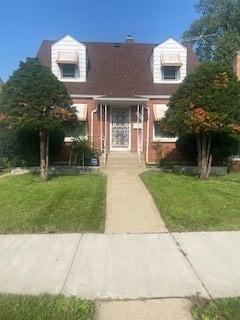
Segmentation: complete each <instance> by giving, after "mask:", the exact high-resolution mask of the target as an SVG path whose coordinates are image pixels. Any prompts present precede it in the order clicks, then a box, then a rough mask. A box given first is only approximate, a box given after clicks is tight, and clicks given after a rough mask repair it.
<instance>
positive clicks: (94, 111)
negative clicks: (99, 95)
mask: <svg viewBox="0 0 240 320" xmlns="http://www.w3.org/2000/svg"><path fill="white" fill-rule="evenodd" d="M97 111H98V107H97V108H96V109H94V110H93V111H92V112H91V146H92V147H93V114H94V113H96V112H97Z"/></svg>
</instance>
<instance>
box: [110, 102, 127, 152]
mask: <svg viewBox="0 0 240 320" xmlns="http://www.w3.org/2000/svg"><path fill="white" fill-rule="evenodd" d="M110 133H111V150H113V151H117V150H119V151H128V150H130V110H129V108H112V117H111V131H110Z"/></svg>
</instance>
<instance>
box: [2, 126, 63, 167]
mask: <svg viewBox="0 0 240 320" xmlns="http://www.w3.org/2000/svg"><path fill="white" fill-rule="evenodd" d="M49 140H50V149H49V158H50V161H51V160H52V159H54V157H55V156H56V155H57V154H58V153H59V151H60V148H61V145H62V142H63V140H64V132H63V131H62V130H61V129H54V130H52V131H50V137H49ZM39 158H40V150H39V134H38V132H37V131H36V130H35V131H30V130H28V129H24V128H16V129H14V128H13V129H11V130H9V129H7V128H6V127H5V126H3V125H0V159H1V160H2V162H3V163H5V165H6V166H8V167H16V166H20V167H21V166H33V165H35V166H36V165H39Z"/></svg>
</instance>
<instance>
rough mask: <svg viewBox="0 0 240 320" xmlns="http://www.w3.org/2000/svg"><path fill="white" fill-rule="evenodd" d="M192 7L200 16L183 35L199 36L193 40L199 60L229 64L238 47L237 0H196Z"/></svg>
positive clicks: (239, 11) (239, 16)
mask: <svg viewBox="0 0 240 320" xmlns="http://www.w3.org/2000/svg"><path fill="white" fill-rule="evenodd" d="M195 8H196V12H197V13H198V14H199V15H200V18H199V19H196V20H195V21H193V22H192V24H191V25H190V28H189V29H188V30H186V31H185V32H184V34H183V38H191V37H192V38H194V37H199V39H198V40H194V41H192V42H193V44H194V46H195V49H196V53H197V55H198V57H199V59H200V61H206V60H212V59H216V60H218V61H224V63H228V64H229V63H231V61H232V60H231V59H232V56H233V53H234V51H235V50H236V49H239V46H238V45H239V37H240V1H239V0H199V1H198V3H197V4H196V5H195ZM208 35H212V36H210V37H208ZM201 36H203V37H202V38H201ZM204 36H207V37H205V38H204ZM234 39H235V40H236V41H233V40H234ZM224 55H225V56H224Z"/></svg>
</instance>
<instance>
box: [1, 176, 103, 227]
mask: <svg viewBox="0 0 240 320" xmlns="http://www.w3.org/2000/svg"><path fill="white" fill-rule="evenodd" d="M105 199H106V177H104V176H103V175H100V174H87V175H72V176H71V175H69V176H67V175H65V176H50V177H49V180H48V181H47V182H44V181H42V180H41V179H40V178H39V176H38V175H32V174H26V175H21V176H10V177H3V178H1V179H0V233H34V232H35V233H37V232H84V231H85V232H103V231H104V224H105V201H106V200H105Z"/></svg>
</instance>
